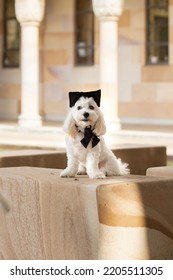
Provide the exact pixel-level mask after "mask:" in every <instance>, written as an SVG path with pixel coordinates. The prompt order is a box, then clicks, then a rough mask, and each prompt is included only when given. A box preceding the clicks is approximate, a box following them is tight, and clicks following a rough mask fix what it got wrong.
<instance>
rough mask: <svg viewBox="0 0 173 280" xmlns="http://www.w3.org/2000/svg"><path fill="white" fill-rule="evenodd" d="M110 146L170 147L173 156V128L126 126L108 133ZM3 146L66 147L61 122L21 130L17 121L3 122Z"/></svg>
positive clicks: (0, 131) (0, 135) (0, 142)
mask: <svg viewBox="0 0 173 280" xmlns="http://www.w3.org/2000/svg"><path fill="white" fill-rule="evenodd" d="M105 140H106V142H107V144H108V146H109V147H111V148H113V147H114V146H115V145H116V146H117V145H119V144H121V145H122V144H131V145H134V144H135V145H136V144H142V145H143V144H144V145H146V144H148V145H158V146H160V145H162V146H166V147H167V154H168V156H173V127H171V126H144V125H140V126H139V125H126V126H125V125H124V126H122V130H120V131H118V132H113V131H112V132H111V133H107V135H106V136H105ZM0 145H5V146H7V145H12V146H17V147H21V146H22V148H24V147H26V148H31V147H34V148H50V149H64V148H65V142H64V133H63V131H62V123H56V122H49V123H48V122H45V123H44V124H43V126H42V127H41V128H40V129H32V130H27V129H21V128H19V127H18V125H17V123H15V122H5V121H3V122H0Z"/></svg>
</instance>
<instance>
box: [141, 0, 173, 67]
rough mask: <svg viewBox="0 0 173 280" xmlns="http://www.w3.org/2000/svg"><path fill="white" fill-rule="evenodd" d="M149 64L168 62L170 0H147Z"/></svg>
mask: <svg viewBox="0 0 173 280" xmlns="http://www.w3.org/2000/svg"><path fill="white" fill-rule="evenodd" d="M146 11H147V17H146V19H147V36H146V44H147V56H146V58H147V61H146V62H147V64H167V63H168V59H169V49H168V42H169V37H168V33H169V32H168V0H147V6H146Z"/></svg>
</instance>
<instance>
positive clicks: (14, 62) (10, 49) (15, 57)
mask: <svg viewBox="0 0 173 280" xmlns="http://www.w3.org/2000/svg"><path fill="white" fill-rule="evenodd" d="M14 2H15V0H4V36H3V38H4V39H3V40H4V49H3V67H19V45H20V39H19V38H20V27H19V23H18V22H17V19H16V16H15V8H14Z"/></svg>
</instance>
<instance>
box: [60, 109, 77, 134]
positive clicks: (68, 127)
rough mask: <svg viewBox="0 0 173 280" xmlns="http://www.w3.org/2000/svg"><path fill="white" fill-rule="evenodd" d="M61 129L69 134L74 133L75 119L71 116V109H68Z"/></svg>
mask: <svg viewBox="0 0 173 280" xmlns="http://www.w3.org/2000/svg"><path fill="white" fill-rule="evenodd" d="M63 129H64V131H65V132H66V133H67V134H70V135H75V134H76V126H75V121H74V119H73V116H72V111H70V112H69V114H68V115H67V117H66V119H65V122H64V126H63Z"/></svg>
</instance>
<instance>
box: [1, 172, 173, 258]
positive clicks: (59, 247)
mask: <svg viewBox="0 0 173 280" xmlns="http://www.w3.org/2000/svg"><path fill="white" fill-rule="evenodd" d="M59 174H60V170H55V169H48V168H34V167H16V168H1V169H0V197H1V196H2V197H3V201H4V202H5V205H8V207H4V202H2V201H1V200H0V220H1V227H0V259H172V257H173V222H172V216H173V204H172V201H173V180H171V179H165V178H160V179H158V178H155V177H146V176H136V175H128V176H117V177H111V178H108V179H102V180H101V179H99V180H96V179H94V180H91V179H88V178H87V177H86V176H78V177H76V178H59Z"/></svg>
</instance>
